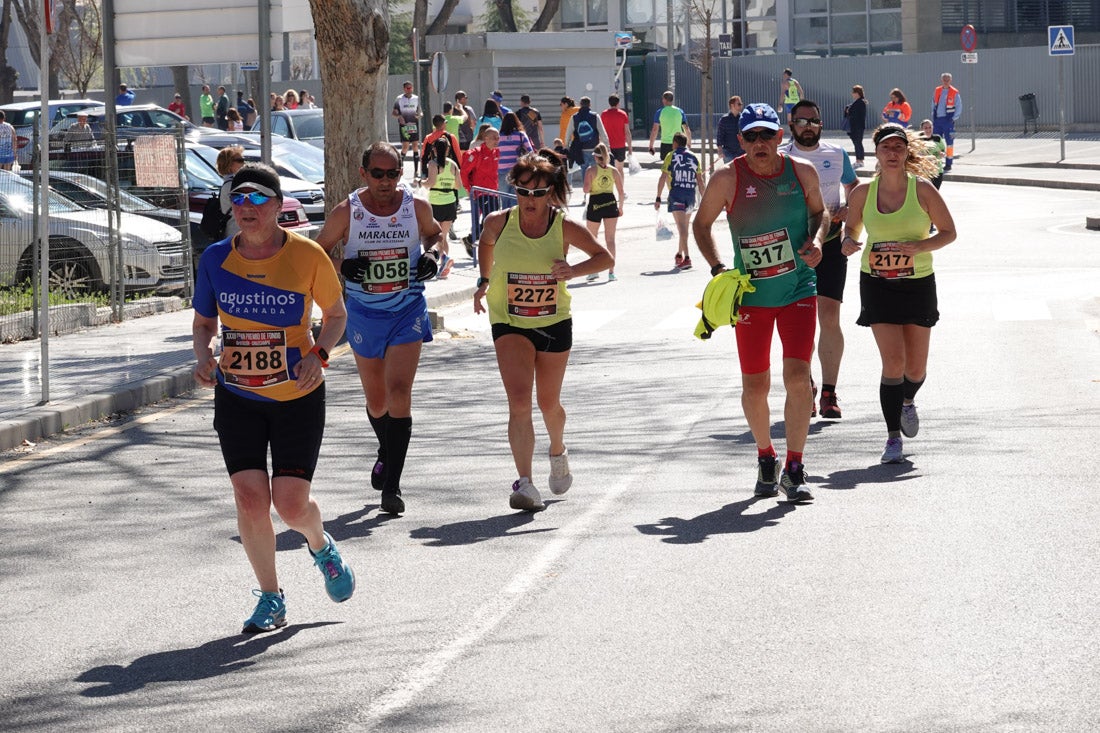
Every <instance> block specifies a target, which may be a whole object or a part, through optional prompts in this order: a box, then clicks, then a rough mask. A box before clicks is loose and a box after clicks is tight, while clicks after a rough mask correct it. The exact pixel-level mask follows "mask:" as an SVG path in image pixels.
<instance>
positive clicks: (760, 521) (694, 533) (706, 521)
mask: <svg viewBox="0 0 1100 733" xmlns="http://www.w3.org/2000/svg"><path fill="white" fill-rule="evenodd" d="M758 501H760V499H757V498H755V497H753V498H751V499H745V500H744V501H735V502H733V503H732V504H726V505H725V506H724V507H722V508H721V509H717V510H715V511H713V512H707V513H706V514H700V515H699V516H697V517H692V518H691V519H682V518H680V517H665V518H664V519H662V520H660V521H658V522H656V523H654V524H639V525H636V527H637V530H638V531H639V532H641V533H642V534H647V535H654V536H657V537H663V538H664V539H663V540H662V542H668V543H670V544H674V545H691V544H695V543H698V542H703V541H705V540H707V539H709V538H710V536H711V535H717V534H740V533H742V532H755V531H757V530H759V529H763V528H765V527H774V526H775V525H776V524H778V522H779V520H780V519H782V518H783V517H784V516H786V515H787V514H789V513H791V512H793V511H794V510H795V506H796V505H795V504H793V503H788V502H780V503H778V504H775V505H773V506H771V507H769V508H768V509H767V510H765V511H764V512H762V513H760V514H745V511H746V510H747V509H748V508H749V507H751V506H753V505H754V504H756V502H758Z"/></svg>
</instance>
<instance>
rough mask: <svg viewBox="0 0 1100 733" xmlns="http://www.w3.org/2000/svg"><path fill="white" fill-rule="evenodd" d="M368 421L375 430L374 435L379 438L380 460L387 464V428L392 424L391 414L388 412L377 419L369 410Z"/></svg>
mask: <svg viewBox="0 0 1100 733" xmlns="http://www.w3.org/2000/svg"><path fill="white" fill-rule="evenodd" d="M367 419H368V420H370V426H371V427H372V428H374V435H375V437H376V438H378V460H380V461H383V462H385V455H386V427H387V426H388V425H389V422H390V413H388V412H386V413H383V414H382V415H380V416H379V417H375V416H374V415H372V414H370V410H367Z"/></svg>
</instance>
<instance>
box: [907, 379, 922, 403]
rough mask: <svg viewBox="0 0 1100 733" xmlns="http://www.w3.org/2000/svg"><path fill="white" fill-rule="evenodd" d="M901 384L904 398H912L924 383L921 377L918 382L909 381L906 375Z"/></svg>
mask: <svg viewBox="0 0 1100 733" xmlns="http://www.w3.org/2000/svg"><path fill="white" fill-rule="evenodd" d="M902 384H903V385H904V387H905V399H907V400H912V399H913V398H914V397H916V396H917V390H919V389H920V388H921V385H922V384H924V380H923V379H922V380H920V381H919V382H911V381H909V377H906V378H905V381H904V382H903V383H902Z"/></svg>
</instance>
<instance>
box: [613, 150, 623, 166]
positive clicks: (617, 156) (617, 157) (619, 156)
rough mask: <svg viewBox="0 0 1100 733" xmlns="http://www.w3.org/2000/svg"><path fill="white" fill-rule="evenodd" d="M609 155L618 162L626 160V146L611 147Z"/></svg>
mask: <svg viewBox="0 0 1100 733" xmlns="http://www.w3.org/2000/svg"><path fill="white" fill-rule="evenodd" d="M611 157H612V158H614V159H615V160H617V161H618V162H620V163H625V162H626V148H611Z"/></svg>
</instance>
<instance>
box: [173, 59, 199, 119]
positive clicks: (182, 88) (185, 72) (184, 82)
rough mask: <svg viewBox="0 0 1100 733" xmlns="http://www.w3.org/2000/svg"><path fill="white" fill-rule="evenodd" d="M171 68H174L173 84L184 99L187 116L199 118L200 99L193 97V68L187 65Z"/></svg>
mask: <svg viewBox="0 0 1100 733" xmlns="http://www.w3.org/2000/svg"><path fill="white" fill-rule="evenodd" d="M169 68H171V70H172V86H174V87H175V88H176V93H177V94H179V95H180V97H181V98H182V99H183V105H184V109H186V110H187V116H188V117H190V118H191V119H192V120H198V119H199V116H198V115H197V114H196V112H198V109H199V105H198V102H199V100H198V97H196V98H195V99H191V69H190V68H189V67H187V66H172V67H169ZM196 124H197V123H196Z"/></svg>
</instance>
